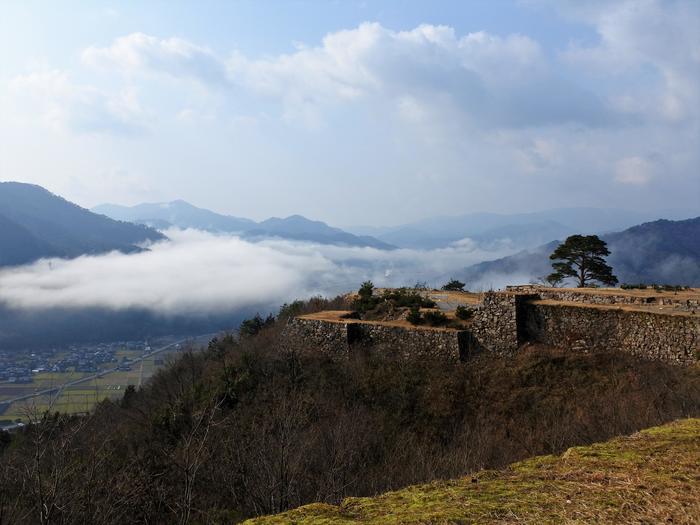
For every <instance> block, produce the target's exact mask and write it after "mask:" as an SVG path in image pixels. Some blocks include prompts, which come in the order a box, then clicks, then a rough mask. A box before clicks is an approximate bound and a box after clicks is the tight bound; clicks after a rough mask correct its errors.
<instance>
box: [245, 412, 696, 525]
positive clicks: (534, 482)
mask: <svg viewBox="0 0 700 525" xmlns="http://www.w3.org/2000/svg"><path fill="white" fill-rule="evenodd" d="M248 523H249V524H251V525H253V524H256V525H273V524H283V523H285V524H287V523H295V524H299V525H301V524H308V525H322V524H324V525H325V524H336V523H337V524H349V523H367V524H380V523H381V524H383V523H394V524H408V523H431V524H442V523H445V524H446V523H451V524H457V523H459V524H462V523H465V524H466V523H533V524H535V523H536V524H544V523H552V524H554V523H569V524H574V523H619V524H626V523H629V524H632V523H635V524H639V523H674V524H679V523H685V524H690V523H700V419H686V420H681V421H676V422H674V423H670V424H667V425H663V426H660V427H654V428H651V429H648V430H645V431H642V432H639V433H637V434H634V435H632V436H629V437H622V438H617V439H613V440H611V441H608V442H605V443H601V444H595V445H591V446H586V447H575V448H571V449H569V450H568V451H567V452H566V453H564V454H563V455H561V456H540V457H535V458H532V459H529V460H526V461H523V462H520V463H516V464H514V465H511V466H510V467H509V468H507V469H503V470H497V471H482V472H479V473H477V474H475V475H474V477H471V476H470V477H466V478H462V479H457V480H451V481H442V482H435V483H431V484H428V485H417V486H413V487H408V488H406V489H403V490H399V491H396V492H389V493H386V494H383V495H380V496H377V497H374V498H347V499H345V500H344V501H343V502H342V503H341V504H340V505H339V506H334V505H327V504H312V505H306V506H304V507H300V508H299V509H296V510H292V511H289V512H286V513H284V514H280V515H277V516H268V517H263V518H258V519H255V520H250V521H249V522H248Z"/></svg>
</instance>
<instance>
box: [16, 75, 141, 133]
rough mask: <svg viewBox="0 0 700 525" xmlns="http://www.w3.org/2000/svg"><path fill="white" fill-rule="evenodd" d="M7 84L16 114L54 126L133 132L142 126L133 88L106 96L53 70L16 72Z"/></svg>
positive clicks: (102, 131) (73, 129)
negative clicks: (19, 73) (26, 72)
mask: <svg viewBox="0 0 700 525" xmlns="http://www.w3.org/2000/svg"><path fill="white" fill-rule="evenodd" d="M9 87H10V93H11V94H12V96H13V102H14V104H13V106H14V107H13V111H14V112H15V113H16V114H21V115H22V117H24V118H26V116H29V118H30V119H31V118H39V119H40V120H41V121H42V122H43V123H44V124H46V125H48V126H50V127H53V128H56V129H70V130H72V131H75V132H78V133H105V132H107V133H133V132H135V131H138V130H140V129H142V127H143V119H144V111H143V109H142V108H141V106H140V104H139V102H138V98H137V96H136V91H135V90H134V89H133V88H126V89H124V90H122V91H121V92H119V93H118V94H116V95H110V94H107V93H105V92H103V91H101V90H99V89H97V88H95V87H93V86H89V85H81V84H76V83H74V82H72V81H71V80H70V78H69V76H68V74H67V73H66V72H64V71H57V70H51V71H41V72H35V73H30V74H28V75H19V76H17V77H15V78H13V79H12V80H11V81H10V84H9Z"/></svg>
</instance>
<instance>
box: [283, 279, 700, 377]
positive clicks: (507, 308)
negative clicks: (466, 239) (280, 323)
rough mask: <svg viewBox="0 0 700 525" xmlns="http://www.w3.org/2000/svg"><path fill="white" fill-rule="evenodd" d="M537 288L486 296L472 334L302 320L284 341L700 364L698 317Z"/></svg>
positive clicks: (415, 351) (334, 349) (425, 352)
mask: <svg viewBox="0 0 700 525" xmlns="http://www.w3.org/2000/svg"><path fill="white" fill-rule="evenodd" d="M533 290H534V289H533V287H524V288H523V289H522V290H513V289H510V290H508V291H506V292H487V293H485V294H484V300H483V303H482V304H481V305H479V306H478V307H477V308H475V312H474V315H473V318H472V320H471V323H470V326H469V328H468V329H467V330H444V329H433V328H427V327H409V326H394V325H389V324H382V323H378V322H362V321H357V320H348V321H347V322H339V321H329V320H323V319H309V318H304V317H300V318H295V319H292V320H291V321H290V322H289V324H288V326H287V328H286V338H287V339H288V340H289V341H290V343H293V344H295V345H296V346H297V348H299V347H300V346H301V347H302V349H303V348H304V347H308V348H313V349H314V350H321V351H323V352H327V353H329V354H333V355H342V356H348V355H350V354H351V353H352V352H354V351H362V349H363V348H366V347H370V346H371V347H372V348H375V349H380V350H382V349H383V350H384V351H386V352H399V353H400V354H401V355H404V356H423V357H428V358H437V357H442V358H447V359H451V360H453V361H457V360H465V359H467V358H468V357H469V356H471V355H473V354H475V353H477V352H480V351H490V352H495V353H499V354H513V353H514V352H516V351H517V350H518V348H519V347H520V346H521V345H522V344H523V343H525V342H541V343H545V344H549V345H552V346H558V347H561V348H564V349H571V350H582V351H590V350H599V349H607V350H620V351H623V352H629V353H631V354H633V355H636V356H639V357H644V358H649V359H661V360H664V361H669V362H673V363H680V364H690V363H694V362H697V361H698V360H700V317H698V316H697V315H695V314H691V313H689V312H688V313H685V312H681V313H678V311H677V310H675V309H674V311H675V312H676V313H674V314H672V313H671V312H670V311H666V312H664V311H662V310H657V311H654V310H643V309H630V308H629V307H628V308H627V309H625V308H621V307H614V306H611V305H610V304H611V303H607V302H605V303H604V304H602V305H593V304H591V305H586V304H585V303H586V302H589V303H590V302H591V301H590V299H591V297H593V298H594V299H593V300H595V297H599V298H604V299H605V300H608V298H609V297H610V296H603V295H601V296H595V295H593V296H591V295H590V294H585V293H579V294H578V295H576V292H575V291H573V292H570V291H565V290H562V291H560V292H559V293H562V294H564V293H566V294H567V295H566V296H562V297H561V298H560V299H559V300H560V301H566V302H558V303H554V302H552V299H554V297H553V296H552V295H551V294H549V293H547V292H545V293H541V294H533V293H532V292H533ZM568 294H572V295H568ZM579 296H580V297H581V298H580V300H571V298H572V297H579ZM584 296H585V297H584ZM612 297H617V296H612ZM622 297H624V296H622ZM542 299H544V300H542ZM583 299H586V301H584V300H583ZM612 304H615V303H612ZM625 304H627V303H625Z"/></svg>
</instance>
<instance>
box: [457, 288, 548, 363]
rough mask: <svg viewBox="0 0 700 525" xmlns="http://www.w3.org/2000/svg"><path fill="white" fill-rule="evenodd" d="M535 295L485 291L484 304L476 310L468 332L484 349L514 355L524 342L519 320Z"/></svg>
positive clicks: (535, 297) (536, 297)
mask: <svg viewBox="0 0 700 525" xmlns="http://www.w3.org/2000/svg"><path fill="white" fill-rule="evenodd" d="M538 298H539V296H537V295H532V294H518V293H510V292H486V293H485V294H484V301H483V304H482V305H481V306H480V307H479V308H477V309H476V311H475V312H474V317H473V320H472V323H471V325H470V327H469V330H470V331H471V333H472V334H473V335H474V337H475V338H476V340H477V341H478V342H479V345H480V347H481V348H483V349H486V350H489V351H492V352H497V353H503V354H506V353H513V352H515V351H516V350H517V349H518V347H519V346H520V345H521V344H522V343H524V342H525V334H524V333H523V331H522V330H521V329H520V326H521V323H520V322H519V318H520V317H521V316H522V311H523V308H524V305H526V304H527V302H528V301H530V300H533V299H538Z"/></svg>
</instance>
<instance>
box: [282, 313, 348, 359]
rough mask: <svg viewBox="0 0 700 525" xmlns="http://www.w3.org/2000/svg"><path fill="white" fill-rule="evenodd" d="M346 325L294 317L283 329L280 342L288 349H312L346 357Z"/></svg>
mask: <svg viewBox="0 0 700 525" xmlns="http://www.w3.org/2000/svg"><path fill="white" fill-rule="evenodd" d="M347 326H348V323H333V322H330V321H319V320H316V319H304V318H303V317H294V318H292V319H290V320H289V322H288V323H287V326H286V327H285V328H284V333H283V337H282V340H283V341H284V342H286V343H287V344H288V346H289V347H290V349H295V350H299V349H300V350H302V351H303V350H304V349H305V348H307V347H308V348H313V349H314V350H320V351H321V352H324V353H327V354H330V355H335V354H337V355H343V356H345V355H348V352H349V350H350V347H349V344H348V330H347Z"/></svg>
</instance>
